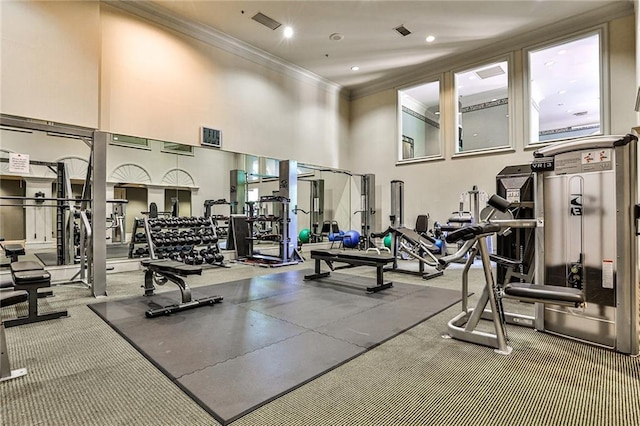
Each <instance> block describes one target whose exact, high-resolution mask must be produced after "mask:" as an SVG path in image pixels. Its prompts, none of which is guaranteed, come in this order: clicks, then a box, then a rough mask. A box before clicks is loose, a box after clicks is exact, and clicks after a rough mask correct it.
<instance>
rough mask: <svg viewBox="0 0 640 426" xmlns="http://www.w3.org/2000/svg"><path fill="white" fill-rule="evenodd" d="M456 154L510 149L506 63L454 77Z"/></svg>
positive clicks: (460, 73)
mask: <svg viewBox="0 0 640 426" xmlns="http://www.w3.org/2000/svg"><path fill="white" fill-rule="evenodd" d="M454 82H455V93H456V101H457V102H456V103H455V108H456V149H455V152H456V153H457V154H460V153H467V152H474V151H476V152H477V151H482V150H492V149H496V148H505V147H510V146H511V141H510V137H509V115H510V112H509V111H510V106H509V62H508V61H507V60H503V61H498V62H493V63H489V64H483V65H481V66H478V67H474V68H471V69H465V70H462V71H458V72H455V73H454Z"/></svg>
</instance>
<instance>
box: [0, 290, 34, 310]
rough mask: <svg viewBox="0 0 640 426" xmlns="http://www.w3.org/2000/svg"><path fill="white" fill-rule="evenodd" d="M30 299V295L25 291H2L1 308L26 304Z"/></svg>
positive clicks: (0, 296)
mask: <svg viewBox="0 0 640 426" xmlns="http://www.w3.org/2000/svg"><path fill="white" fill-rule="evenodd" d="M28 299H29V293H27V292H26V291H24V290H6V291H0V307H5V306H11V305H15V304H16V303H21V302H26V301H27V300H28Z"/></svg>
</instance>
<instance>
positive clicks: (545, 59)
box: [526, 30, 604, 144]
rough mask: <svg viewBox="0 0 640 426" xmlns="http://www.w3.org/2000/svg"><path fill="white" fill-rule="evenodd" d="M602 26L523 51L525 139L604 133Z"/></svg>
mask: <svg viewBox="0 0 640 426" xmlns="http://www.w3.org/2000/svg"><path fill="white" fill-rule="evenodd" d="M600 46H601V32H600V30H598V31H596V32H591V33H589V34H586V35H581V36H580V37H577V38H575V37H574V38H572V39H569V40H566V39H565V40H563V41H561V42H559V43H554V44H551V45H549V44H547V45H546V46H544V47H540V48H535V49H531V50H529V51H528V55H526V57H527V58H528V73H529V74H528V77H529V78H528V81H529V87H528V90H529V91H528V102H527V104H528V110H529V140H530V143H534V144H535V143H538V142H548V141H551V140H559V139H566V138H575V137H579V136H589V135H601V134H603V129H602V127H603V126H602V123H603V119H602V117H603V113H602V110H603V108H602V103H601V100H602V99H604V96H603V87H602V86H603V85H602V59H601V58H602V52H601V47H600Z"/></svg>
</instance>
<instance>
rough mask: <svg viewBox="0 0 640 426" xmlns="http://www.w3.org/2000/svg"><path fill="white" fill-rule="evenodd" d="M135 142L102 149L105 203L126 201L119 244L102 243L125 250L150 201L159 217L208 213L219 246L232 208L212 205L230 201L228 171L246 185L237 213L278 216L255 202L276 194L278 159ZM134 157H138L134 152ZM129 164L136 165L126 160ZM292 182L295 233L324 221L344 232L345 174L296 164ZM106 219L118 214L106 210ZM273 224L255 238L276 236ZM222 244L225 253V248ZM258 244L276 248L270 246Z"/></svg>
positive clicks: (116, 141) (347, 217) (122, 139)
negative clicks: (214, 221)
mask: <svg viewBox="0 0 640 426" xmlns="http://www.w3.org/2000/svg"><path fill="white" fill-rule="evenodd" d="M139 139H140V138H132V137H130V136H122V135H112V141H111V143H110V144H109V146H108V148H107V199H110V198H111V199H126V200H127V203H126V204H125V205H124V208H125V209H126V213H125V215H124V216H125V220H124V222H125V232H124V235H125V237H124V239H119V238H118V237H115V238H114V236H113V235H112V238H111V239H110V240H109V241H108V242H107V244H111V245H113V244H122V243H123V242H124V244H125V245H130V242H131V238H136V236H135V234H136V233H140V232H142V230H141V229H135V227H136V219H140V218H142V217H143V216H144V213H143V212H146V211H148V209H149V203H150V202H152V201H153V202H156V204H157V206H158V210H160V211H164V212H166V213H170V212H172V210H175V209H177V211H178V214H179V216H198V217H199V216H204V215H205V213H206V212H207V209H208V212H209V213H210V214H211V216H216V217H221V219H220V220H219V221H218V225H219V226H220V228H221V230H222V237H223V239H224V235H225V234H226V232H224V231H226V229H225V228H226V226H227V225H228V223H227V221H226V220H224V219H222V217H228V216H229V215H230V214H231V213H232V210H231V206H230V205H229V204H222V203H211V201H216V200H223V199H224V200H226V201H230V200H231V197H230V186H231V184H232V183H231V179H232V177H231V171H232V170H239V171H242V174H243V179H244V180H245V181H246V193H247V196H246V197H247V204H245V205H244V206H242V208H239V209H238V211H237V212H238V213H240V214H242V213H245V214H246V213H247V212H249V211H250V210H252V209H253V213H254V214H255V215H259V216H264V217H270V216H275V217H279V214H280V212H278V211H277V206H276V205H275V204H274V203H259V199H260V197H261V196H264V195H274V194H276V193H277V191H278V185H279V182H278V170H279V169H278V164H279V161H280V160H281V159H276V158H267V157H261V156H256V155H252V154H243V153H236V152H230V151H224V150H220V149H213V148H208V147H201V146H189V145H180V144H172V143H169V142H163V141H157V140H152V139H148V140H147V139H145V142H142V141H140V140H139ZM131 141H133V143H130V142H131ZM128 142H129V143H128ZM138 150H142V151H141V152H139V153H138V152H136V151H138ZM138 154H139V155H138ZM133 157H135V158H136V161H135V163H133V162H132V161H131V158H133ZM298 176H299V178H298V185H297V188H298V192H297V204H296V205H295V206H291V208H292V209H295V212H294V213H293V214H296V215H297V222H298V230H297V233H299V232H300V231H301V230H302V229H305V228H306V229H309V230H310V231H312V232H313V231H314V230H316V231H317V233H320V232H321V230H322V224H323V222H325V221H336V222H337V223H339V224H340V226H342V224H344V227H345V228H348V227H349V225H350V221H351V212H350V210H351V206H350V200H351V194H350V190H351V185H350V179H351V177H350V174H349V173H347V172H343V171H340V170H335V169H330V168H323V167H319V166H316V165H307V164H301V163H298ZM112 204H113V206H114V207H115V206H117V204H116V203H112ZM207 205H208V208H207ZM107 212H108V213H109V212H112V213H113V214H116V213H118V211H117V210H116V211H112V210H110V207H109V206H107ZM274 224H276V222H274V223H273V224H272V223H270V222H266V223H265V222H259V223H256V226H257V227H258V228H256V229H255V231H256V232H264V233H267V232H278V229H277V224H276V225H274ZM114 232H116V231H114ZM108 233H109V232H108ZM296 235H297V234H296ZM325 239H326V238H325ZM221 242H222V244H221V245H222V247H224V241H221ZM258 244H264V245H276V243H274V242H273V241H269V240H265V241H264V242H259V243H258ZM138 248H140V249H141V250H142V244H141V245H140V247H138V246H137V245H136V247H135V250H138ZM108 260H109V259H108Z"/></svg>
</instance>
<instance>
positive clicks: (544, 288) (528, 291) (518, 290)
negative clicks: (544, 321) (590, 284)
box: [503, 282, 584, 305]
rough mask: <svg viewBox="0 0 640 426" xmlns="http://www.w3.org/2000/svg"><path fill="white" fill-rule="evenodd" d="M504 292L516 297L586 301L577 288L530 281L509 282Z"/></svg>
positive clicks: (547, 300)
mask: <svg viewBox="0 0 640 426" xmlns="http://www.w3.org/2000/svg"><path fill="white" fill-rule="evenodd" d="M503 290H504V294H505V295H507V296H511V297H514V298H527V299H535V300H540V301H541V302H543V303H544V302H548V303H553V301H559V302H566V303H575V304H577V305H579V304H582V303H584V294H583V293H582V291H580V290H578V289H577V288H571V287H560V286H556V285H539V284H530V283H517V282H514V283H509V284H506V285H505V286H504V289H503Z"/></svg>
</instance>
